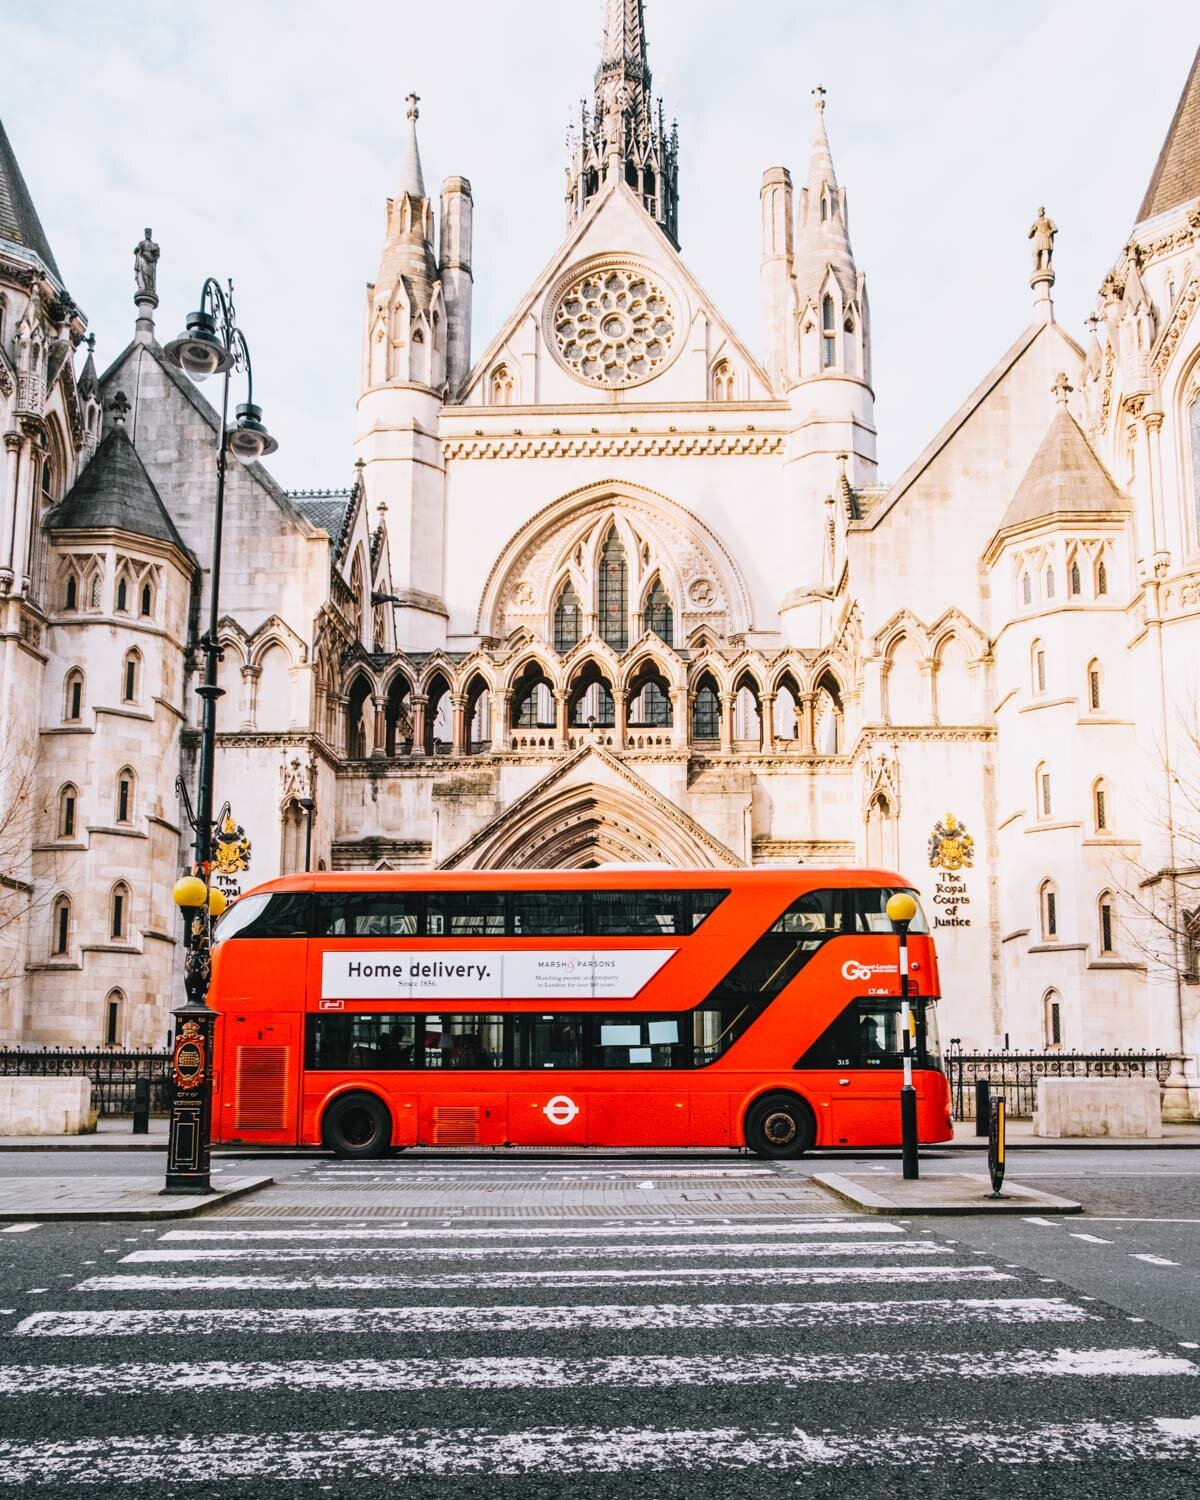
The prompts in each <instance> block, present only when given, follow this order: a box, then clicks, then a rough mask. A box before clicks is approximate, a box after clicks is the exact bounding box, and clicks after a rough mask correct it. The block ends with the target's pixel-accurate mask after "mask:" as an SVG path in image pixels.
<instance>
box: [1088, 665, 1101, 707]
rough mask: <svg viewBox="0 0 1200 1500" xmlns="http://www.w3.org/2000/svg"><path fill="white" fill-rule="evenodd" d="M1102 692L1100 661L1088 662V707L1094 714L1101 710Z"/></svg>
mask: <svg viewBox="0 0 1200 1500" xmlns="http://www.w3.org/2000/svg"><path fill="white" fill-rule="evenodd" d="M1101 690H1102V680H1101V672H1100V663H1099V662H1098V661H1090V662H1088V669H1087V706H1088V709H1089V710H1090V711H1091V712H1092V713H1097V712H1098V711H1099V709H1100V704H1101V698H1102V694H1101Z"/></svg>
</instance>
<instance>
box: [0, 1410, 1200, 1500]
mask: <svg viewBox="0 0 1200 1500" xmlns="http://www.w3.org/2000/svg"><path fill="white" fill-rule="evenodd" d="M1198 1457H1200V1416H1185V1417H1148V1418H1143V1419H1141V1420H1137V1421H1126V1422H1109V1421H1103V1420H1084V1421H1074V1422H1072V1421H1067V1422H1026V1423H1016V1422H1006V1423H993V1422H989V1423H988V1424H987V1425H986V1426H976V1425H972V1424H970V1423H968V1422H957V1421H943V1422H930V1423H927V1424H925V1425H916V1424H914V1425H912V1426H905V1427H903V1428H899V1429H894V1430H889V1429H884V1430H879V1429H876V1430H873V1431H863V1430H862V1429H861V1427H855V1428H853V1429H851V1430H837V1431H830V1430H817V1431H812V1432H806V1431H805V1430H804V1429H803V1428H800V1427H783V1426H780V1425H771V1426H762V1427H757V1428H745V1427H717V1428H667V1429H664V1428H645V1427H616V1428H599V1427H551V1428H545V1427H543V1428H533V1429H530V1430H527V1431H521V1432H503V1431H489V1430H486V1429H481V1428H479V1427H478V1426H474V1427H462V1428H456V1429H454V1428H428V1427H425V1428H411V1429H409V1430H407V1431H400V1432H386V1433H381V1432H376V1431H371V1430H369V1429H363V1428H348V1429H337V1430H333V1431H315V1432H314V1431H299V1432H296V1431H293V1432H275V1433H256V1432H224V1433H209V1432H203V1433H186V1434H183V1435H181V1436H179V1437H175V1438H173V1439H172V1438H164V1437H163V1436H161V1435H160V1434H157V1433H154V1434H137V1435H134V1436H127V1437H120V1436H107V1435H106V1436H87V1437H82V1438H68V1439H63V1440H55V1441H47V1442H25V1441H20V1440H16V1441H6V1442H0V1483H3V1484H23V1483H27V1482H30V1481H34V1482H36V1483H38V1484H41V1485H43V1486H45V1485H47V1484H52V1483H55V1482H61V1483H62V1484H72V1485H73V1484H75V1483H78V1482H79V1480H80V1478H81V1476H86V1482H87V1483H89V1484H91V1485H94V1486H100V1485H104V1486H118V1485H120V1486H128V1485H131V1484H138V1483H142V1484H150V1483H156V1482H158V1481H160V1480H161V1478H162V1475H163V1474H164V1473H166V1474H169V1475H170V1476H171V1480H172V1482H173V1484H174V1485H176V1486H180V1485H183V1484H189V1483H195V1482H200V1481H207V1482H208V1483H210V1484H211V1483H212V1482H214V1481H220V1480H235V1481H239V1482H241V1483H243V1484H244V1483H245V1482H246V1481H247V1480H259V1481H263V1482H273V1483H285V1482H291V1483H293V1484H300V1483H305V1484H311V1483H312V1482H313V1481H321V1480H343V1481H344V1480H347V1479H351V1478H354V1479H360V1480H365V1479H379V1480H388V1481H392V1482H394V1480H395V1478H396V1476H398V1475H399V1476H402V1477H414V1476H415V1477H422V1476H430V1477H437V1478H438V1479H441V1480H444V1479H445V1478H446V1476H454V1475H458V1474H470V1475H471V1476H472V1477H478V1476H481V1475H482V1476H488V1475H495V1476H510V1475H512V1476H523V1477H528V1476H529V1475H530V1474H537V1475H538V1476H539V1477H542V1476H545V1475H547V1474H587V1473H592V1474H596V1473H599V1474H620V1473H631V1472H642V1473H663V1472H667V1471H671V1472H676V1473H677V1472H686V1471H693V1472H705V1471H708V1472H712V1471H714V1470H717V1471H722V1470H724V1471H729V1470H734V1471H740V1470H751V1471H755V1470H762V1469H774V1470H793V1471H795V1470H799V1471H804V1470H807V1469H828V1468H833V1467H835V1466H836V1467H841V1466H846V1465H854V1466H861V1467H871V1468H881V1469H912V1468H918V1467H919V1468H929V1467H931V1466H933V1465H938V1466H939V1467H942V1466H945V1465H947V1464H953V1463H960V1464H979V1465H988V1466H989V1467H990V1466H993V1465H995V1464H997V1463H1000V1462H1003V1464H1004V1466H1005V1469H1006V1470H1007V1469H1008V1468H1010V1467H1011V1466H1013V1465H1016V1464H1020V1465H1025V1466H1028V1465H1035V1464H1054V1465H1059V1464H1062V1463H1064V1462H1065V1463H1076V1464H1078V1463H1082V1462H1086V1461H1094V1462H1097V1463H1100V1462H1102V1463H1105V1464H1111V1463H1142V1464H1146V1463H1175V1464H1184V1463H1194V1462H1195V1461H1196V1459H1197V1458H1198Z"/></svg>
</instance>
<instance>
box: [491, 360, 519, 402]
mask: <svg viewBox="0 0 1200 1500" xmlns="http://www.w3.org/2000/svg"><path fill="white" fill-rule="evenodd" d="M515 385H516V383H515V381H514V380H513V376H512V371H511V370H510V369H509V368H508V366H507V365H497V366H496V368H495V369H494V370H493V371H492V405H493V406H511V405H512V404H513V396H514V391H515Z"/></svg>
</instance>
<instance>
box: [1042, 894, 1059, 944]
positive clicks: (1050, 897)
mask: <svg viewBox="0 0 1200 1500" xmlns="http://www.w3.org/2000/svg"><path fill="white" fill-rule="evenodd" d="M1038 906H1039V908H1040V914H1041V924H1042V938H1043V940H1044V941H1045V940H1048V939H1050V938H1056V937H1057V936H1058V889H1057V887H1056V886H1055V884H1054V882H1053V881H1052V880H1043V881H1042V883H1041V886H1040V887H1039V889H1038Z"/></svg>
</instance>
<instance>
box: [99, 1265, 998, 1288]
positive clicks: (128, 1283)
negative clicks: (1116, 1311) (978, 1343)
mask: <svg viewBox="0 0 1200 1500" xmlns="http://www.w3.org/2000/svg"><path fill="white" fill-rule="evenodd" d="M975 1269H976V1270H977V1269H978V1267H976V1268H975ZM989 1269H990V1268H989ZM843 1279H844V1278H843ZM887 1279H888V1280H897V1279H899V1278H896V1277H894V1276H889V1277H888V1278H887ZM905 1279H908V1278H905ZM920 1279H921V1280H923V1281H924V1280H928V1279H930V1278H928V1277H924V1276H923V1277H921V1278H920ZM936 1279H938V1280H942V1279H944V1278H942V1277H938V1278H936ZM977 1279H979V1280H984V1281H989V1280H1010V1279H1011V1278H1009V1277H1004V1276H999V1275H997V1276H983V1277H979V1278H977ZM813 1284H814V1277H813V1267H811V1266H776V1265H771V1266H748V1265H744V1264H743V1265H737V1266H725V1265H720V1264H717V1265H715V1266H670V1267H667V1266H661V1267H660V1266H647V1267H645V1268H644V1269H637V1270H632V1269H621V1268H608V1267H596V1268H589V1269H587V1270H571V1269H564V1268H562V1267H555V1268H554V1269H552V1270H546V1271H476V1272H471V1271H463V1272H453V1271H452V1272H446V1273H445V1274H443V1275H432V1276H421V1275H407V1274H405V1275H399V1276H387V1275H367V1276H356V1275H348V1274H337V1273H334V1274H332V1275H291V1276H288V1275H270V1274H268V1275H262V1274H256V1273H251V1274H248V1275H208V1276H205V1275H194V1274H189V1273H187V1272H184V1273H169V1274H166V1275H159V1274H157V1273H155V1272H153V1271H141V1272H137V1273H133V1272H131V1273H129V1274H128V1275H119V1274H118V1275H113V1276H89V1277H87V1278H86V1279H85V1280H83V1281H80V1282H77V1283H76V1284H75V1288H74V1290H75V1291H77V1292H108V1293H112V1292H134V1293H146V1292H399V1291H405V1292H418V1291H419V1292H442V1291H481V1290H484V1289H486V1290H490V1291H505V1292H508V1291H516V1292H519V1291H527V1290H531V1289H541V1288H547V1289H549V1290H554V1289H556V1288H561V1289H562V1290H564V1291H565V1290H577V1289H579V1288H581V1287H589V1288H594V1287H610V1288H613V1289H620V1290H626V1289H629V1288H633V1287H664V1288H665V1287H709V1286H721V1287H728V1286H771V1287H779V1286H812V1285H813ZM817 1284H818V1285H819V1284H822V1283H821V1282H817ZM823 1284H826V1285H828V1282H824V1283H823Z"/></svg>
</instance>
